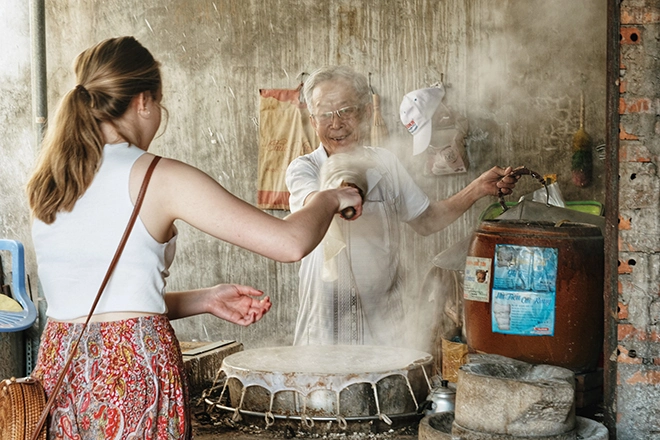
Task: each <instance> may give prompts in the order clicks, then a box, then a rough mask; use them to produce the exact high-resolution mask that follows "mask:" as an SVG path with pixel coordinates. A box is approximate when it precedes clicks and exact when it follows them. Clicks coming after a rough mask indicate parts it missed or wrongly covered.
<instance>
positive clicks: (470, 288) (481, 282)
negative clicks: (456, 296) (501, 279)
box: [463, 256, 493, 302]
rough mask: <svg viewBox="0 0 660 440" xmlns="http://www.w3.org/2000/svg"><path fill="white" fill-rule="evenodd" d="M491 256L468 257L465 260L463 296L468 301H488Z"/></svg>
mask: <svg viewBox="0 0 660 440" xmlns="http://www.w3.org/2000/svg"><path fill="white" fill-rule="evenodd" d="M492 262H493V260H492V259H491V258H481V257H470V256H468V257H467V258H466V260H465V276H464V279H463V298H465V299H467V300H470V301H481V302H488V300H489V297H490V295H489V293H490V292H489V290H488V288H489V286H490V265H491V263H492Z"/></svg>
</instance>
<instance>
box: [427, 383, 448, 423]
mask: <svg viewBox="0 0 660 440" xmlns="http://www.w3.org/2000/svg"><path fill="white" fill-rule="evenodd" d="M455 403H456V391H455V390H454V389H452V388H450V387H449V382H448V381H446V380H441V381H440V385H439V386H437V387H435V388H433V389H432V390H431V392H430V393H429V395H428V397H427V398H426V401H425V402H424V404H423V407H424V414H426V415H429V414H436V413H441V412H450V411H454V406H455Z"/></svg>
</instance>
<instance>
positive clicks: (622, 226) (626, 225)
mask: <svg viewBox="0 0 660 440" xmlns="http://www.w3.org/2000/svg"><path fill="white" fill-rule="evenodd" d="M630 220H631V219H629V218H624V217H622V216H621V215H619V231H629V230H630V229H631V227H630Z"/></svg>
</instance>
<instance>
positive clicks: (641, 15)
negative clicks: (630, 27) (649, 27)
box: [621, 6, 660, 24]
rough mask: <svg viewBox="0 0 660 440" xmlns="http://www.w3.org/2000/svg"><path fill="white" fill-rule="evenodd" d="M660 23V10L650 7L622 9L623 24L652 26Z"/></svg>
mask: <svg viewBox="0 0 660 440" xmlns="http://www.w3.org/2000/svg"><path fill="white" fill-rule="evenodd" d="M658 22H660V10H658V9H657V8H652V7H649V6H645V7H643V8H642V7H638V8H634V7H633V8H630V7H623V6H622V8H621V24H650V23H658Z"/></svg>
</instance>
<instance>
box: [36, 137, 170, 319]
mask: <svg viewBox="0 0 660 440" xmlns="http://www.w3.org/2000/svg"><path fill="white" fill-rule="evenodd" d="M142 154H144V151H142V150H140V149H139V148H137V147H135V146H129V145H128V144H127V143H123V144H116V145H106V146H105V147H104V153H103V162H102V164H101V167H100V169H99V170H98V172H97V174H96V176H95V177H94V180H93V182H92V184H91V185H90V187H89V188H88V189H87V191H86V192H85V194H83V196H82V197H81V198H80V199H79V200H78V201H77V202H76V204H75V206H74V208H73V211H72V212H59V213H58V214H57V218H56V220H55V221H54V222H53V223H52V224H50V225H47V224H45V223H43V222H42V221H40V220H36V219H35V220H34V223H33V225H32V238H33V241H34V248H35V251H36V256H37V265H38V268H39V279H40V282H41V286H42V289H43V292H44V296H45V298H46V301H47V303H48V309H47V312H46V315H47V316H49V317H50V318H53V319H57V320H61V321H67V320H73V319H76V318H81V317H85V316H87V314H88V313H89V310H90V309H91V307H92V302H93V301H94V298H95V296H96V293H97V292H98V289H99V287H100V285H101V282H102V281H103V278H104V276H105V273H106V271H107V269H108V266H109V265H110V261H111V260H112V257H113V256H114V253H115V251H116V249H117V246H118V245H119V241H120V240H121V237H122V234H123V233H124V229H125V228H126V224H127V223H128V219H129V218H130V216H131V212H132V210H133V203H132V202H131V199H130V195H129V188H128V186H129V176H130V172H131V168H132V167H133V164H134V163H135V161H136V160H137V159H138V158H139V157H140V156H142ZM146 197H147V198H148V197H149V191H148V190H147V195H146ZM175 245H176V235H175V236H174V237H173V238H172V239H171V240H170V241H169V242H167V243H158V242H157V241H156V240H155V239H154V238H153V237H152V236H151V235H150V234H149V232H148V231H147V229H146V228H145V226H144V224H143V223H142V220H141V219H140V217H138V218H137V220H136V222H135V226H134V227H133V231H132V232H131V236H130V237H129V239H128V242H127V243H126V247H125V248H124V252H123V253H122V256H121V258H120V259H119V262H118V263H117V266H116V267H115V270H114V272H113V275H112V277H111V278H110V281H109V282H108V285H107V286H106V288H105V290H104V292H103V295H102V296H101V300H100V301H99V304H98V305H97V307H96V310H95V312H94V313H95V314H100V313H110V312H143V313H159V314H162V313H166V312H167V308H166V305H165V300H164V298H163V296H164V294H165V278H166V277H167V276H168V275H169V272H168V269H169V267H170V264H171V263H172V260H173V259H174V252H175V247H176V246H175Z"/></svg>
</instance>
